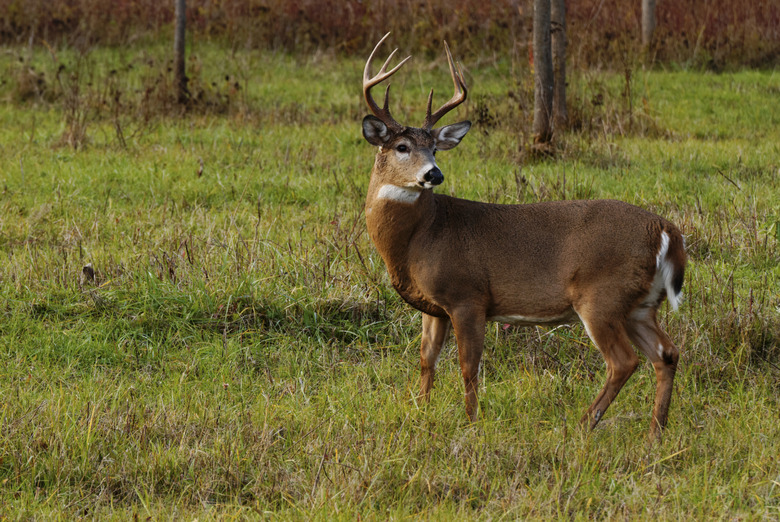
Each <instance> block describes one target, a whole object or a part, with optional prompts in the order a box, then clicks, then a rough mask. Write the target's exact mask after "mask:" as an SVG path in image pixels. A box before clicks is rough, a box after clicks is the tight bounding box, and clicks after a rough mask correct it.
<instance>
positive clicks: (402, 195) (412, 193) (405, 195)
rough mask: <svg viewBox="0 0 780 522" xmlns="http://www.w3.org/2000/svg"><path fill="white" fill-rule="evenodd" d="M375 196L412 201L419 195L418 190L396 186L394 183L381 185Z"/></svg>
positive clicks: (404, 201) (403, 201)
mask: <svg viewBox="0 0 780 522" xmlns="http://www.w3.org/2000/svg"><path fill="white" fill-rule="evenodd" d="M376 197H377V199H390V200H392V201H398V202H400V203H414V202H415V201H417V198H419V197H420V190H418V189H413V188H407V187H397V186H395V185H382V186H381V187H380V188H379V192H378V193H377V195H376Z"/></svg>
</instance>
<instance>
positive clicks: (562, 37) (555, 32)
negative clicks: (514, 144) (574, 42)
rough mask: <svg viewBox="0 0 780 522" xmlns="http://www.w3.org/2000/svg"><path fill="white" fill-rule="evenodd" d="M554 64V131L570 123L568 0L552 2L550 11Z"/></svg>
mask: <svg viewBox="0 0 780 522" xmlns="http://www.w3.org/2000/svg"><path fill="white" fill-rule="evenodd" d="M550 13H551V16H550V19H551V20H550V33H551V36H552V63H553V81H554V85H553V89H554V90H553V130H554V131H555V132H558V131H560V130H562V129H564V128H565V127H566V125H567V123H568V121H569V112H568V111H567V109H566V0H552V5H551V9H550Z"/></svg>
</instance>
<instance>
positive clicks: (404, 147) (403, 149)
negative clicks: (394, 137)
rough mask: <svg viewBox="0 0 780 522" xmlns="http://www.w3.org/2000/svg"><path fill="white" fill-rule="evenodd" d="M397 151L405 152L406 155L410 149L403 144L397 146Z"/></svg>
mask: <svg viewBox="0 0 780 522" xmlns="http://www.w3.org/2000/svg"><path fill="white" fill-rule="evenodd" d="M395 150H397V151H398V152H404V153H406V152H409V147H408V146H406V145H404V144H403V143H401V144H400V145H399V146H397V147H396V148H395Z"/></svg>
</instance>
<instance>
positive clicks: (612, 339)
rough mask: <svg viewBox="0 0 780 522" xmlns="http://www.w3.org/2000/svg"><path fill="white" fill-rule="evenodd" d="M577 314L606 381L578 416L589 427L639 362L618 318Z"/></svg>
mask: <svg viewBox="0 0 780 522" xmlns="http://www.w3.org/2000/svg"><path fill="white" fill-rule="evenodd" d="M580 318H581V319H582V323H583V324H584V325H585V331H586V332H587V333H588V337H590V339H591V341H593V344H595V345H596V347H597V348H598V349H599V351H600V352H601V355H602V356H603V357H604V361H606V363H607V382H606V383H605V384H604V387H603V388H602V389H601V392H600V393H599V394H598V395H597V396H596V400H594V401H593V404H591V405H590V407H589V408H588V410H587V411H586V412H585V415H583V416H582V419H581V420H580V423H581V424H585V423H588V424H589V425H590V428H591V429H593V428H594V427H595V426H596V424H598V423H599V421H600V420H601V418H602V417H603V416H604V412H606V411H607V408H608V407H609V405H610V404H611V403H612V401H613V400H614V399H615V397H617V394H618V393H619V392H620V390H621V388H623V385H624V384H625V383H626V381H628V378H629V377H631V375H632V374H633V373H634V370H636V368H637V366H639V357H638V356H637V355H636V353H635V352H634V349H633V348H632V347H631V343H630V341H629V338H628V334H627V332H626V328H625V326H624V324H623V322H622V321H617V322H613V321H609V320H602V319H600V318H598V317H588V316H582V315H581V316H580Z"/></svg>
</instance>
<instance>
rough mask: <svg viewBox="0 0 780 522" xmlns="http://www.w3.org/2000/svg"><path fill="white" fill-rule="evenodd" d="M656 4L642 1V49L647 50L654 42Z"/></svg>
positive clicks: (652, 0) (652, 1) (654, 0)
mask: <svg viewBox="0 0 780 522" xmlns="http://www.w3.org/2000/svg"><path fill="white" fill-rule="evenodd" d="M655 2H656V0H642V47H643V48H645V49H648V48H649V47H650V44H651V43H652V42H653V32H655Z"/></svg>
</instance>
